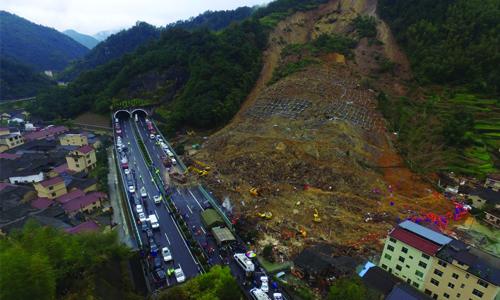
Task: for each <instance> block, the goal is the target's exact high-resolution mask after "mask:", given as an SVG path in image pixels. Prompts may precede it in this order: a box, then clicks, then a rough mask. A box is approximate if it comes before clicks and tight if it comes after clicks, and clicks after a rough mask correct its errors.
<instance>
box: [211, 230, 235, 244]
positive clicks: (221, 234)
mask: <svg viewBox="0 0 500 300" xmlns="http://www.w3.org/2000/svg"><path fill="white" fill-rule="evenodd" d="M212 234H213V235H214V238H215V240H216V241H217V245H221V244H222V243H224V242H231V241H234V240H236V239H235V237H234V235H233V233H232V232H231V230H229V229H228V228H226V227H214V228H212Z"/></svg>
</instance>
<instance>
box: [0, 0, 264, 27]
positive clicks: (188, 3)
mask: <svg viewBox="0 0 500 300" xmlns="http://www.w3.org/2000/svg"><path fill="white" fill-rule="evenodd" d="M267 2H269V0H163V1H162V0H0V10H6V11H8V12H10V13H14V14H16V15H18V16H20V17H23V18H25V19H28V20H30V21H32V22H34V23H37V24H41V25H44V26H48V27H53V28H55V29H57V30H60V31H63V30H66V29H74V30H76V31H79V32H81V33H86V34H95V33H97V32H99V31H102V30H116V29H121V28H127V27H130V26H132V25H134V24H135V22H136V21H145V22H148V23H150V24H153V25H156V26H163V25H166V24H168V23H171V22H174V21H177V20H182V19H187V18H189V17H191V16H196V15H198V14H200V13H202V12H204V11H206V10H223V9H234V8H237V7H239V6H245V5H246V6H253V5H260V4H264V3H267Z"/></svg>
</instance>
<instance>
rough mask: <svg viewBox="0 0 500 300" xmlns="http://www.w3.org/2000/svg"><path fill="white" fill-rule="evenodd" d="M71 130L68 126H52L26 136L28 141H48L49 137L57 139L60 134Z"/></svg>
mask: <svg viewBox="0 0 500 300" xmlns="http://www.w3.org/2000/svg"><path fill="white" fill-rule="evenodd" d="M68 130H69V129H68V128H67V127H66V126H52V127H47V128H44V129H42V130H40V131H34V132H30V133H27V134H25V135H24V139H25V140H26V141H33V140H40V139H46V138H49V137H55V136H58V135H60V134H63V133H65V132H67V131H68Z"/></svg>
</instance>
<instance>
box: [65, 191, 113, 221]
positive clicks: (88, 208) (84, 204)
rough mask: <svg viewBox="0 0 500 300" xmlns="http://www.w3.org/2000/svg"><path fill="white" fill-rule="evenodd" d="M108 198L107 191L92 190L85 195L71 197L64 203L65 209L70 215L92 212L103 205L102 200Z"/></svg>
mask: <svg viewBox="0 0 500 300" xmlns="http://www.w3.org/2000/svg"><path fill="white" fill-rule="evenodd" d="M106 198H107V195H106V194H105V193H101V192H91V193H88V194H86V195H85V196H82V197H78V198H74V199H71V200H70V201H68V202H66V203H64V204H63V209H64V211H65V212H66V214H67V215H68V216H70V217H73V216H75V215H76V214H77V213H79V212H82V213H92V212H93V211H94V210H95V209H97V208H100V207H101V206H102V201H104V200H105V199H106Z"/></svg>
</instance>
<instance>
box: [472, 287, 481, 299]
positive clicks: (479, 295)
mask: <svg viewBox="0 0 500 300" xmlns="http://www.w3.org/2000/svg"><path fill="white" fill-rule="evenodd" d="M472 294H474V295H476V296H478V297H479V298H482V297H483V292H481V291H478V290H476V289H474V290H473V291H472Z"/></svg>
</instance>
